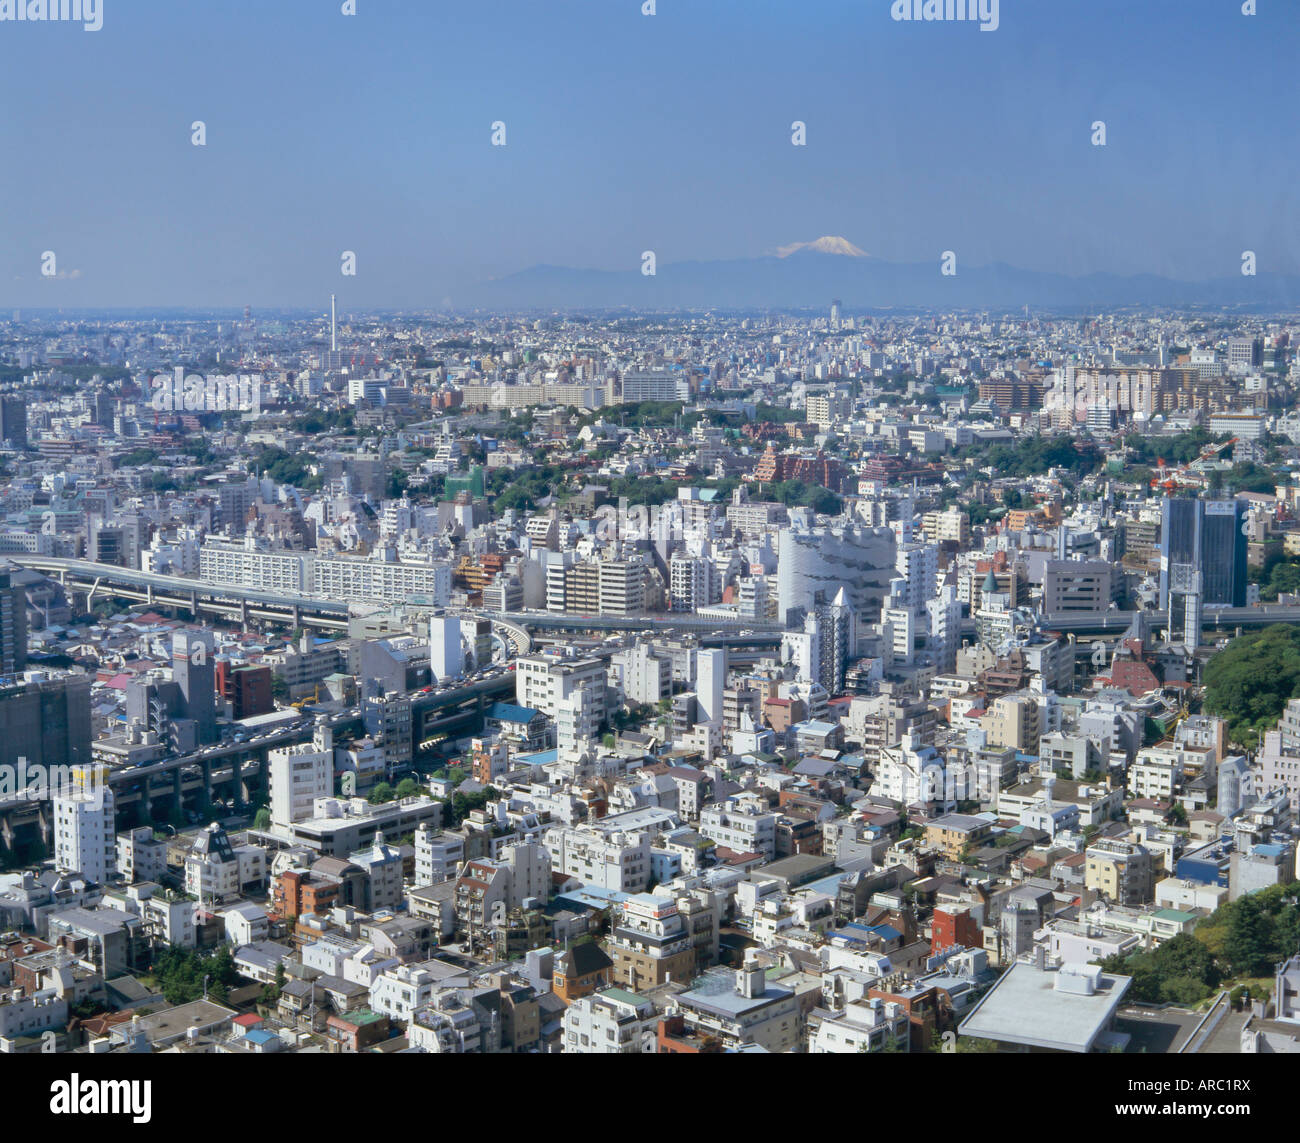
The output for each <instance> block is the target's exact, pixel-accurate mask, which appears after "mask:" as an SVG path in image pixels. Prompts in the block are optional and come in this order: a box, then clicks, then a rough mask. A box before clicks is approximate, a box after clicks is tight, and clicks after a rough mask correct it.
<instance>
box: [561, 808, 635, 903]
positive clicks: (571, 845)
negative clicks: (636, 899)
mask: <svg viewBox="0 0 1300 1143" xmlns="http://www.w3.org/2000/svg"><path fill="white" fill-rule="evenodd" d="M542 842H543V844H544V845H545V846H546V851H547V853H549V854H550V855H551V868H552V869H553V870H554V871H555V872H556V873H563V874H566V875H567V876H569V877H576V878H578V880H579V881H582V882H583V883H584V884H587V885H598V886H600V887H601V888H602V889H617V890H618V891H619V892H621V893H640V892H641V891H642V890H644V889H645V887H646V886H647V885H648V884H649V883H650V837H649V834H648V833H643V832H635V833H623V832H617V831H616V832H612V833H605V832H602V831H600V830H598V829H593V828H592V827H590V826H582V825H579V826H555V827H552V828H551V829H548V830H547V831H546V833H545V834H543V836H542Z"/></svg>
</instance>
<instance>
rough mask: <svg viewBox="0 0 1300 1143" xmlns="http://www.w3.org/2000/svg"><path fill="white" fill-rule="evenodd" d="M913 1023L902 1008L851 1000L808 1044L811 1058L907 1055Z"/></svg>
mask: <svg viewBox="0 0 1300 1143" xmlns="http://www.w3.org/2000/svg"><path fill="white" fill-rule="evenodd" d="M909 1036H910V1022H909V1020H908V1017H907V1013H906V1012H904V1011H903V1006H902V1005H901V1004H896V1003H894V1002H893V1001H886V1000H880V999H866V998H863V999H858V1000H851V1001H850V1002H849V1003H848V1004H846V1005H845V1006H844V1007H843V1009H841V1010H840V1011H838V1012H835V1013H833V1014H831V1015H828V1016H826V1017H824V1018H823V1019H822V1021H821V1023H820V1024H818V1026H817V1028H816V1030H815V1031H814V1032H813V1034H812V1036H811V1037H810V1038H809V1041H808V1051H809V1053H810V1054H812V1055H824V1054H827V1053H835V1054H841V1053H851V1052H883V1051H885V1050H886V1049H888V1048H891V1047H892V1048H893V1049H894V1050H897V1051H907V1045H908V1037H909Z"/></svg>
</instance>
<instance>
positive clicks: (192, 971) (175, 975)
mask: <svg viewBox="0 0 1300 1143" xmlns="http://www.w3.org/2000/svg"><path fill="white" fill-rule="evenodd" d="M152 972H153V975H154V977H155V978H156V979H157V981H158V987H159V990H160V991H161V992H162V994H163V996H164V997H165V998H166V1000H167V1003H168V1004H173V1005H174V1004H188V1003H189V1002H190V1001H191V1000H201V999H203V981H204V977H208V978H209V979H208V982H207V986H208V999H209V1000H212V1001H215V1002H216V1003H217V1004H225V1003H226V1000H227V996H228V994H229V990H230V989H231V988H233V987H235V985H237V984H238V983H239V972H238V970H237V969H236V968H235V958H234V954H233V952H232V951H231V947H230V945H227V944H223V945H218V946H217V948H215V949H211V950H209V951H207V952H197V951H195V950H193V949H183V948H180V947H178V946H176V945H169V946H168V947H167V948H165V949H163V950H162V951H160V952H159V953H157V955H155V957H154V961H153V969H152Z"/></svg>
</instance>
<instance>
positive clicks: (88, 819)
mask: <svg viewBox="0 0 1300 1143" xmlns="http://www.w3.org/2000/svg"><path fill="white" fill-rule="evenodd" d="M50 801H51V803H52V805H53V807H54V864H55V865H56V866H57V867H58V868H59V869H60V870H64V871H66V872H69V873H80V874H82V875H83V876H85V877H87V878H89V879H90V880H91V881H96V882H98V883H99V884H101V885H102V884H103V883H104V882H105V881H107V880H108V879H109V878H110V877H112V876H113V875H114V874H115V873H116V872H117V828H116V813H115V808H114V805H113V791H112V790H111V789H109V785H108V770H107V768H106V767H103V766H78V767H76V768H75V769H74V770H73V779H72V784H71V786H70V787H67V788H59V789H55V790H52V791H51V797H50Z"/></svg>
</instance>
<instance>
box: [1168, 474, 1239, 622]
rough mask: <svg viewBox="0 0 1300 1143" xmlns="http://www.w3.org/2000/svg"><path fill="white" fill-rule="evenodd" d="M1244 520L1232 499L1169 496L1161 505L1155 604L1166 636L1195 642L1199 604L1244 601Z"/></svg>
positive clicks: (1225, 604)
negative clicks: (1164, 621) (1164, 623)
mask: <svg viewBox="0 0 1300 1143" xmlns="http://www.w3.org/2000/svg"><path fill="white" fill-rule="evenodd" d="M1244 523H1245V504H1244V502H1242V501H1238V500H1208V501H1207V500H1194V499H1191V498H1190V497H1176V498H1175V497H1171V498H1170V499H1167V500H1165V501H1164V502H1163V504H1162V505H1161V521H1160V610H1161V611H1162V612H1163V613H1164V614H1165V616H1166V617H1167V621H1168V625H1169V634H1170V637H1171V638H1173V639H1181V640H1182V641H1183V642H1184V643H1186V644H1187V645H1188V646H1189V647H1197V646H1199V645H1200V641H1201V616H1202V612H1203V610H1204V608H1206V607H1242V606H1244V605H1245V602H1246V535H1245V533H1244V532H1243V531H1242V527H1243V525H1244Z"/></svg>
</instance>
